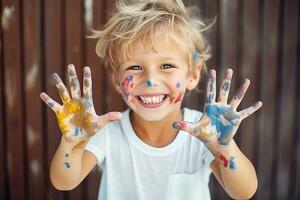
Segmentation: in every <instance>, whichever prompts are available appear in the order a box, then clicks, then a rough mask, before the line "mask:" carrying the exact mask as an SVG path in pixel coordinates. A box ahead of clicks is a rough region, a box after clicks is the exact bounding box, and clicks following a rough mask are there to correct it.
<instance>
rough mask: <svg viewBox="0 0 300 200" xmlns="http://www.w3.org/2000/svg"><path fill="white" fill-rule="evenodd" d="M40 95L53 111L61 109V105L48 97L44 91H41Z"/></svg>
mask: <svg viewBox="0 0 300 200" xmlns="http://www.w3.org/2000/svg"><path fill="white" fill-rule="evenodd" d="M40 97H41V99H42V100H43V101H44V102H45V103H46V104H47V106H49V107H50V108H51V109H52V110H53V111H54V112H55V113H57V112H58V111H59V110H60V109H61V105H60V104H58V103H57V102H56V101H54V100H53V99H52V98H50V97H49V96H48V95H47V94H46V93H44V92H42V93H41V94H40Z"/></svg>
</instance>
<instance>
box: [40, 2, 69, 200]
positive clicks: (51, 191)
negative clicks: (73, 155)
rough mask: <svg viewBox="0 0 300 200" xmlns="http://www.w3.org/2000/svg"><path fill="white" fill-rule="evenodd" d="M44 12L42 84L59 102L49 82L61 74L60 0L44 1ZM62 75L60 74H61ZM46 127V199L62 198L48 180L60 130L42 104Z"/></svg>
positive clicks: (61, 193) (51, 112) (53, 117)
mask: <svg viewBox="0 0 300 200" xmlns="http://www.w3.org/2000/svg"><path fill="white" fill-rule="evenodd" d="M43 13H44V15H45V16H44V23H43V25H44V27H43V29H44V36H43V38H44V44H43V45H44V58H45V59H44V66H43V67H44V69H43V71H44V77H45V80H43V81H44V85H45V88H44V89H45V92H47V94H48V95H49V96H50V97H52V98H53V99H55V100H56V101H57V102H59V103H61V100H60V98H59V95H58V93H57V91H56V89H55V87H54V86H53V85H52V84H50V81H49V78H50V75H51V74H52V73H54V72H56V73H58V74H59V75H60V76H61V75H62V67H63V64H64V63H63V58H64V52H63V51H62V49H63V47H64V45H63V42H64V38H63V37H62V32H63V30H62V27H63V26H64V21H63V19H62V13H63V5H62V1H60V0H53V1H45V2H44V5H43ZM61 77H62V76H61ZM44 108H45V109H44V110H46V111H45V113H44V114H45V115H46V116H45V118H46V127H45V129H44V132H45V136H46V143H45V144H46V145H45V157H47V160H46V174H47V176H46V178H47V180H46V184H47V186H46V194H45V195H46V199H64V193H63V192H60V191H58V190H56V189H55V188H54V187H53V186H52V184H51V182H50V180H49V168H50V161H51V158H52V156H53V155H54V153H55V151H56V149H57V147H58V145H59V142H60V138H61V132H60V130H59V128H58V124H57V121H56V117H55V114H54V113H53V111H52V110H51V109H49V108H48V107H47V106H46V105H44Z"/></svg>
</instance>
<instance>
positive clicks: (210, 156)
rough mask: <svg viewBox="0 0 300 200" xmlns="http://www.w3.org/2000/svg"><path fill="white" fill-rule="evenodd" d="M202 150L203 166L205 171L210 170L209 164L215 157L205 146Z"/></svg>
mask: <svg viewBox="0 0 300 200" xmlns="http://www.w3.org/2000/svg"><path fill="white" fill-rule="evenodd" d="M203 148H204V149H203V153H202V156H203V157H202V158H203V165H204V167H205V168H206V169H209V170H210V164H211V162H212V161H213V160H214V159H215V157H214V155H213V154H212V153H211V152H210V151H209V150H208V149H207V148H206V147H205V146H204V147H203Z"/></svg>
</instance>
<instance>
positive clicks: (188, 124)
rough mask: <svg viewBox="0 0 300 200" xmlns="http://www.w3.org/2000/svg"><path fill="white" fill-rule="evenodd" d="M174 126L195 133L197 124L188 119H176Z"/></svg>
mask: <svg viewBox="0 0 300 200" xmlns="http://www.w3.org/2000/svg"><path fill="white" fill-rule="evenodd" d="M172 126H173V128H175V129H178V130H182V131H186V132H189V133H191V134H194V128H195V127H196V125H195V124H193V123H191V122H186V121H176V122H174V123H173V124H172Z"/></svg>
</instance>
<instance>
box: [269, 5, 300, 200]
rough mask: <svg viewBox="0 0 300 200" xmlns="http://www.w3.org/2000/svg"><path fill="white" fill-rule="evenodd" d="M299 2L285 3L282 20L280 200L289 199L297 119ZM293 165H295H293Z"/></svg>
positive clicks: (279, 146)
mask: <svg viewBox="0 0 300 200" xmlns="http://www.w3.org/2000/svg"><path fill="white" fill-rule="evenodd" d="M298 3H299V2H298V1H297V0H290V1H284V6H283V8H284V21H283V31H284V32H283V38H282V39H283V46H282V47H283V49H282V50H283V52H282V54H281V55H280V56H282V62H280V63H279V64H280V69H281V82H280V84H281V91H280V94H281V96H280V97H279V98H280V104H279V108H278V109H279V124H278V129H277V130H278V133H279V145H278V147H275V148H278V152H279V155H278V158H277V164H278V173H277V188H276V195H277V198H278V199H284V198H286V197H287V196H288V191H289V187H290V185H289V181H290V180H289V179H290V176H291V174H290V167H291V164H292V163H291V159H292V158H291V155H292V152H293V151H294V150H293V147H292V141H293V131H294V130H293V128H294V123H296V122H295V120H294V118H295V116H296V112H295V109H296V107H295V106H296V102H295V98H294V96H295V86H296V84H297V80H296V76H295V74H296V64H297V54H296V52H297V43H296V42H295V41H297V36H298V35H297V28H298V27H297V26H298V21H297V20H298V13H299V10H298ZM287 105H288V106H287ZM293 164H294V163H293Z"/></svg>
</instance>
